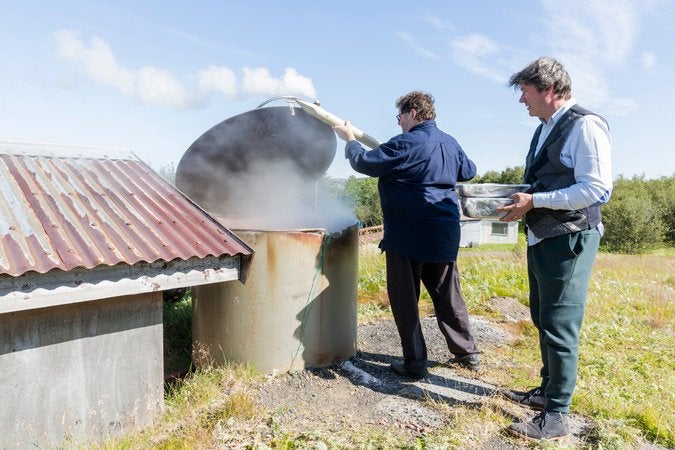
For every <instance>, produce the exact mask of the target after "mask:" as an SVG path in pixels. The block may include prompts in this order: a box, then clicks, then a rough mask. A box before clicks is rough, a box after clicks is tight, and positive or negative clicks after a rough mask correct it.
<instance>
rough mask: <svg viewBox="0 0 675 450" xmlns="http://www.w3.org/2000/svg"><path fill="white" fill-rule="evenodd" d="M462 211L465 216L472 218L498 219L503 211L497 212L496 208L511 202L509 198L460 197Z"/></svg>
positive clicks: (502, 214)
mask: <svg viewBox="0 0 675 450" xmlns="http://www.w3.org/2000/svg"><path fill="white" fill-rule="evenodd" d="M459 202H460V204H461V205H462V211H463V213H464V215H465V216H466V217H470V218H472V219H499V218H500V217H502V216H504V215H505V214H504V213H498V212H497V208H500V207H502V206H506V205H510V204H512V203H513V199H511V198H503V197H502V198H487V197H484V198H480V197H468V198H467V197H460V199H459Z"/></svg>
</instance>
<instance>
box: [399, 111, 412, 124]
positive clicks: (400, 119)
mask: <svg viewBox="0 0 675 450" xmlns="http://www.w3.org/2000/svg"><path fill="white" fill-rule="evenodd" d="M409 112H410V111H406V112H402V113H401V114H396V121H397V122H400V121H401V116H402V115H403V114H408V113H409Z"/></svg>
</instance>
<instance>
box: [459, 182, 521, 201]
mask: <svg viewBox="0 0 675 450" xmlns="http://www.w3.org/2000/svg"><path fill="white" fill-rule="evenodd" d="M455 188H456V190H457V193H458V194H459V195H460V196H462V197H469V198H473V197H480V198H493V199H494V198H498V197H509V196H511V195H513V194H515V193H516V192H523V191H526V190H528V189H529V188H530V185H529V184H498V183H476V184H458V185H456V186H455Z"/></svg>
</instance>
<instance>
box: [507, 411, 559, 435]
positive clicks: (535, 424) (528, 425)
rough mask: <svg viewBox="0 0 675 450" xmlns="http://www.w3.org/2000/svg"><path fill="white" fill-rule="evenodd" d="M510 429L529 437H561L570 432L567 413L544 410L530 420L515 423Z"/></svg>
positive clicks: (511, 431)
mask: <svg viewBox="0 0 675 450" xmlns="http://www.w3.org/2000/svg"><path fill="white" fill-rule="evenodd" d="M508 431H509V432H510V433H511V434H515V435H516V436H521V437H526V438H528V439H537V440H539V439H552V440H555V439H560V438H564V437H565V436H569V434H570V426H569V424H568V423H567V414H563V413H559V412H550V411H542V412H541V413H539V414H538V415H537V416H535V417H534V418H533V419H532V420H530V421H529V422H520V423H514V424H512V425H510V426H509V428H508Z"/></svg>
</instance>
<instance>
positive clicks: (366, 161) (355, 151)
mask: <svg viewBox="0 0 675 450" xmlns="http://www.w3.org/2000/svg"><path fill="white" fill-rule="evenodd" d="M345 157H346V158H348V159H349V163H350V164H351V166H352V168H353V169H354V170H355V171H357V172H359V173H362V174H365V175H369V176H371V177H379V180H378V190H379V192H380V203H381V205H382V215H383V220H384V237H383V239H382V241H381V242H380V248H381V249H382V250H383V251H386V252H392V253H396V254H398V255H401V256H404V257H406V258H410V259H412V260H415V261H421V262H450V261H455V260H456V259H457V251H458V248H459V237H460V236H459V235H460V228H459V205H458V203H457V194H456V192H455V184H456V183H457V182H458V181H467V180H470V179H471V178H473V177H474V176H476V166H475V164H474V163H473V162H472V161H471V160H470V159H469V158H468V157H467V156H466V154H465V153H464V151H463V150H462V147H460V146H459V144H458V143H457V141H456V140H455V139H454V138H453V137H452V136H450V135H449V134H446V133H444V132H442V131H441V130H439V129H438V127H437V126H436V122H435V121H433V120H428V121H425V122H422V123H421V124H419V125H417V126H415V127H413V128H412V129H411V130H410V131H408V132H407V133H403V134H399V135H398V136H394V137H393V138H391V139H390V140H389V142H386V143H384V144H381V145H380V146H379V147H377V148H375V149H373V150H370V151H368V150H366V149H364V148H363V147H362V146H361V144H359V143H358V142H356V141H349V142H347V145H346V146H345Z"/></svg>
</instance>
